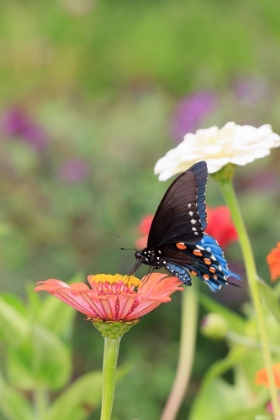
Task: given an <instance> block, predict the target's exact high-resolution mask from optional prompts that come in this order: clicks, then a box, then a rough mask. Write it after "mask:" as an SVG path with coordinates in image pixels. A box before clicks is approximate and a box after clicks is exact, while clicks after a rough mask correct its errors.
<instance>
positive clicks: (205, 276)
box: [202, 274, 210, 280]
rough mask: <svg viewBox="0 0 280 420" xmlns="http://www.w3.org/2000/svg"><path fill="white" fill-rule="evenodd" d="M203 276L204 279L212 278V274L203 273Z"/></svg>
mask: <svg viewBox="0 0 280 420" xmlns="http://www.w3.org/2000/svg"><path fill="white" fill-rule="evenodd" d="M202 277H203V278H204V280H209V279H210V276H208V274H203V276H202Z"/></svg>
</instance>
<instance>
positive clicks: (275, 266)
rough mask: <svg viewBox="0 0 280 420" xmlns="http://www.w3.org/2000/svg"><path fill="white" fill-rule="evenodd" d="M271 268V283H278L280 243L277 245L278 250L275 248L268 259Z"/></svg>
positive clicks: (279, 274) (279, 275)
mask: <svg viewBox="0 0 280 420" xmlns="http://www.w3.org/2000/svg"><path fill="white" fill-rule="evenodd" d="M266 261H267V264H268V266H269V271H270V276H271V281H276V280H277V278H278V277H280V242H278V243H277V248H273V249H272V250H271V251H270V253H269V254H268V256H267V257H266Z"/></svg>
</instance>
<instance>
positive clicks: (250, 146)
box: [154, 122, 280, 181]
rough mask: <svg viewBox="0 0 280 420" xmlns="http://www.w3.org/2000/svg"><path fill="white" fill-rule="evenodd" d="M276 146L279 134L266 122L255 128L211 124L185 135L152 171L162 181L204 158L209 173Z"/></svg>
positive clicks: (249, 160)
mask: <svg viewBox="0 0 280 420" xmlns="http://www.w3.org/2000/svg"><path fill="white" fill-rule="evenodd" d="M278 146H280V137H279V136H278V134H275V133H273V131H272V129H271V126H270V125H268V124H266V125H262V126H261V127H259V128H256V127H252V126H251V125H243V126H242V125H237V124H235V123H234V122H228V123H227V124H226V125H225V126H224V127H223V128H221V129H219V128H218V127H216V126H214V127H211V128H207V129H203V130H197V132H196V133H195V134H191V133H189V134H186V135H185V137H184V140H183V141H182V143H180V144H179V145H178V146H177V147H176V148H175V149H172V150H170V151H169V152H167V153H166V155H165V156H164V157H163V158H161V159H159V160H158V162H157V163H156V166H155V169H154V171H155V174H156V175H158V174H159V180H160V181H165V180H166V179H168V178H170V177H171V176H172V175H175V174H178V173H180V172H184V171H186V170H187V169H188V168H189V167H190V166H192V165H193V164H195V163H196V162H199V161H201V160H206V162H207V166H208V172H209V173H210V174H211V173H214V172H217V171H219V170H220V169H221V168H222V167H223V166H225V165H226V164H227V163H234V164H236V165H246V164H247V163H249V162H253V160H255V159H257V158H261V157H264V156H267V155H269V153H270V149H272V148H274V147H278Z"/></svg>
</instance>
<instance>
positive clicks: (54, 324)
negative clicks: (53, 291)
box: [38, 296, 76, 342]
mask: <svg viewBox="0 0 280 420" xmlns="http://www.w3.org/2000/svg"><path fill="white" fill-rule="evenodd" d="M75 315H76V311H75V310H74V309H73V308H71V306H68V305H66V304H65V303H64V302H61V301H60V300H59V299H56V298H54V297H53V296H48V297H47V298H46V299H45V300H44V302H42V305H41V310H40V313H39V314H38V321H39V322H40V323H42V325H43V326H45V327H46V328H48V329H49V330H51V331H53V332H54V333H57V334H59V335H60V336H61V337H63V338H64V339H65V340H66V341H67V342H69V341H70V338H71V336H72V326H73V319H74V316H75Z"/></svg>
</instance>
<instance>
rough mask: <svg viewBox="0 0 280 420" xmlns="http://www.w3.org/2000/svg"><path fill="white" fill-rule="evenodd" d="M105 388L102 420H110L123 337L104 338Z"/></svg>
mask: <svg viewBox="0 0 280 420" xmlns="http://www.w3.org/2000/svg"><path fill="white" fill-rule="evenodd" d="M104 340H105V341H104V356H103V388H102V408H101V417H100V420H110V419H111V415H112V409H113V403H114V393H115V384H116V370H117V362H118V355H119V347H120V341H121V337H118V338H110V337H104Z"/></svg>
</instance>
